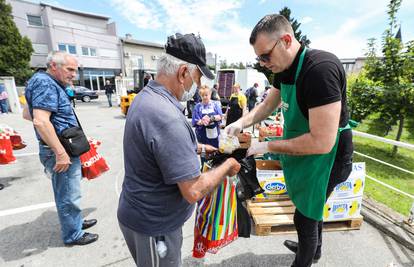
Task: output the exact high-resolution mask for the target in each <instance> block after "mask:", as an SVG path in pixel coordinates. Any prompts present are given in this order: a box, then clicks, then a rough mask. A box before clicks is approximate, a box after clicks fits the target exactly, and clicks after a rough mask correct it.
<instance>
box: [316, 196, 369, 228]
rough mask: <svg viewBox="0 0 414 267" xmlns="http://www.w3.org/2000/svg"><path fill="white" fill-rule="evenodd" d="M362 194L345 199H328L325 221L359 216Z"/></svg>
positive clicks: (324, 211)
mask: <svg viewBox="0 0 414 267" xmlns="http://www.w3.org/2000/svg"><path fill="white" fill-rule="evenodd" d="M361 206H362V196H361V197H353V198H343V199H328V201H327V202H326V203H325V206H324V208H323V221H324V222H329V221H337V220H346V219H352V218H357V217H359V216H360V215H361Z"/></svg>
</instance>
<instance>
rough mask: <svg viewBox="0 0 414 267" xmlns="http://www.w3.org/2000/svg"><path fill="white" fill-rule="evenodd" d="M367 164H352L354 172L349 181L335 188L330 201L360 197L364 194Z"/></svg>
mask: <svg viewBox="0 0 414 267" xmlns="http://www.w3.org/2000/svg"><path fill="white" fill-rule="evenodd" d="M364 186H365V162H356V163H353V164H352V172H351V174H350V175H349V177H348V179H347V180H346V181H345V182H343V183H340V184H338V185H337V186H335V188H334V190H333V191H332V193H331V195H330V196H329V199H340V198H352V197H360V196H362V195H363V193H364Z"/></svg>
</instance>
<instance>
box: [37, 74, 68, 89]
mask: <svg viewBox="0 0 414 267" xmlns="http://www.w3.org/2000/svg"><path fill="white" fill-rule="evenodd" d="M42 73H44V74H46V75H47V76H49V77H50V78H51V79H52V80H54V81H55V82H56V83H57V84H58V85H59V86H60V87H61V88H62V89H65V88H66V86H64V85H63V84H62V83H61V82H60V81H58V80H57V79H56V78H55V76H53V75H52V74H50V73H49V72H47V71H45V72H42Z"/></svg>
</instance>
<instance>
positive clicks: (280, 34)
mask: <svg viewBox="0 0 414 267" xmlns="http://www.w3.org/2000/svg"><path fill="white" fill-rule="evenodd" d="M250 44H251V45H252V47H253V49H254V51H255V53H256V55H257V56H258V57H257V60H258V62H259V63H260V65H261V66H263V67H266V68H268V69H269V70H271V71H272V72H273V73H281V74H282V75H280V76H277V77H280V78H278V79H276V80H275V82H274V84H273V86H272V87H268V88H266V90H265V93H264V95H262V99H261V100H260V99H259V95H258V90H257V89H258V84H254V85H253V86H252V87H251V88H248V89H247V90H246V94H243V93H242V92H241V88H240V85H239V84H234V86H233V93H232V95H231V96H230V99H229V104H228V108H227V110H226V112H225V113H224V114H223V113H222V109H221V104H220V98H219V96H218V88H217V86H214V87H213V88H209V87H208V86H206V85H202V84H201V77H202V76H204V77H205V78H207V79H214V75H213V73H211V71H210V70H209V68H208V66H207V65H206V52H205V47H204V44H203V42H202V40H201V38H200V37H198V36H196V35H194V34H185V35H182V34H175V35H173V36H170V37H168V40H167V43H166V45H165V48H166V53H165V54H164V55H163V56H161V57H160V58H159V60H158V65H157V74H156V76H155V79H148V80H147V81H146V86H145V87H144V88H143V89H142V90H141V92H140V93H139V94H138V95H137V96H136V97H135V99H134V101H133V103H132V104H131V106H130V108H129V112H128V116H127V118H126V124H125V131H124V142H123V151H124V168H125V176H124V181H123V185H122V192H121V194H120V198H119V206H118V211H117V217H118V221H119V227H120V230H121V232H122V234H123V236H124V238H125V241H126V243H127V246H128V249H129V251H130V253H131V255H132V257H133V259H134V261H135V263H136V265H137V266H154V264H155V263H156V264H158V266H181V263H182V261H181V247H182V244H183V234H182V226H183V224H184V222H185V221H186V220H188V219H189V218H190V216H191V214H192V213H193V210H194V204H195V203H196V202H197V201H199V200H200V199H202V198H203V197H204V196H206V195H207V194H209V192H211V191H212V190H213V189H214V188H215V187H217V186H218V185H219V184H220V183H221V182H222V181H223V179H224V178H225V177H226V176H233V175H236V174H237V173H238V172H239V170H240V164H239V162H238V161H237V160H236V159H234V158H231V157H230V158H228V159H226V160H225V161H224V162H223V163H222V164H221V165H219V166H217V167H215V168H213V169H210V170H208V171H206V172H201V164H200V161H199V157H198V156H199V155H200V156H201V161H202V162H204V161H205V160H206V156H208V155H209V154H211V153H216V152H217V147H218V137H219V135H220V127H219V126H220V124H221V122H222V120H223V119H225V120H226V128H225V130H224V131H225V133H226V134H228V135H236V134H238V133H240V132H242V131H243V129H244V128H247V127H249V126H251V125H253V124H255V123H258V122H260V121H262V120H264V119H266V118H267V117H268V116H269V115H270V114H271V113H272V112H273V111H274V110H275V109H276V108H278V107H279V106H281V108H282V112H283V115H284V136H283V140H276V141H269V142H260V143H252V145H251V147H250V148H249V149H248V155H255V154H263V153H266V152H274V153H279V154H281V155H282V156H281V162H282V165H283V171H284V175H285V179H286V184H287V188H288V193H289V197H290V198H291V200H292V201H293V203H294V204H295V206H296V211H295V215H294V224H295V227H296V230H297V233H298V242H294V241H290V240H286V241H285V243H284V244H285V246H286V247H287V248H288V249H290V250H291V251H293V252H294V253H295V254H296V256H295V259H294V262H293V263H292V266H294V267H299V266H311V265H312V263H313V262H316V261H318V260H319V259H320V257H321V251H322V250H321V246H322V211H323V206H324V203H325V201H326V199H327V196H328V195H329V194H330V192H331V191H332V189H333V188H334V186H335V185H337V184H338V183H340V182H342V180H343V179H346V178H347V176H348V175H347V174H349V173H350V171H351V167H352V149H353V148H352V134H351V132H350V131H349V127H348V112H347V105H346V81H345V80H346V79H345V73H344V70H343V68H342V65H341V63H340V62H339V60H338V58H337V57H336V56H334V55H333V54H330V53H328V52H325V51H321V50H316V49H315V50H314V49H308V48H307V47H305V46H302V45H301V44H300V43H299V42H298V40H296V39H295V36H294V34H293V30H292V26H291V24H290V23H289V21H288V20H286V18H285V17H283V16H280V15H268V16H265V17H263V18H262V19H261V20H260V21H259V22H258V23H257V25H256V26H255V28H254V29H253V31H252V33H251V36H250ZM77 69H78V62H77V60H76V58H75V57H73V56H72V55H70V54H68V53H65V52H53V53H51V54H50V55H49V56H48V58H47V71H46V72H42V73H36V74H35V75H34V76H33V77H32V78H31V79H30V81H29V83H28V85H27V88H26V90H25V96H26V99H27V104H28V105H27V107H26V108H25V110H24V118H25V119H28V120H30V121H32V122H33V125H34V129H35V133H36V137H37V139H38V141H39V158H40V162H41V164H42V165H43V166H44V168H45V172H46V174H47V175H49V176H50V177H51V180H52V188H53V192H54V196H55V202H56V207H57V211H58V217H59V221H60V226H61V235H62V239H63V242H64V243H65V244H66V245H69V246H71V245H86V244H89V243H92V242H95V241H97V240H98V235H97V234H93V233H88V232H85V231H84V230H85V229H87V228H90V227H92V226H93V225H95V224H96V223H97V220H96V219H89V220H86V219H84V218H82V215H81V208H80V206H79V201H80V198H81V194H80V180H81V166H80V161H79V155H77V153H74V152H73V150H71V149H68V147H67V146H66V145H65V146H64V145H63V144H64V143H65V142H64V139H65V136H66V133H67V132H68V131H71V132H73V133H76V137H77V138H78V137H79V138H80V139H81V132H82V131H81V130H82V128H81V126H80V122H79V120H78V119H77V117H76V114H75V111H74V109H73V108H72V106H71V101H70V100H71V99H70V96H68V94H67V92H66V90H65V89H66V86H67V85H69V84H71V83H72V81H73V79H74V78H75V76H76V71H77ZM0 90H1V87H0ZM196 92H197V93H196ZM105 93H106V94H107V96H108V104H109V105H110V106H111V105H112V103H111V93H112V92H111V90H110V88H109V87H108V90H107V88H105ZM0 95H1V91H0ZM194 96H196V97H197V98H198V99H197V100H195V99H194ZM190 100H192V101H190ZM183 101H187V103H189V104H188V105H189V107H188V111H189V112H191V118H192V121H191V123H190V122H189V121H188V120H187V118H186V117H185V115H184V107H183V106H182V105H181V103H180V102H183ZM2 112H3V106H2ZM193 127H195V132H194V131H193ZM136 136H139V137H140V138H136ZM80 139H79V140H80ZM74 140H75V139H74ZM77 140H78V139H76V140H75V141H74V142H75V143H76V142H78V141H77ZM309 166H314V167H313V168H309ZM160 244H162V245H163V246H164V247H163V248H165V249H167V253H154V251H157V249H158V251H160V246H161V245H160ZM164 252H165V250H164Z"/></svg>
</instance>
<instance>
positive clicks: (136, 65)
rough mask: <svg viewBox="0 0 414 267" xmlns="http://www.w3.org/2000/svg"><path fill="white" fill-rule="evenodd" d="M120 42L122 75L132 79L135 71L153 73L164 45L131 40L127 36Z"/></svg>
mask: <svg viewBox="0 0 414 267" xmlns="http://www.w3.org/2000/svg"><path fill="white" fill-rule="evenodd" d="M120 41H121V52H122V55H123V58H122V73H123V76H124V77H125V78H134V71H135V70H144V71H147V72H155V71H156V69H157V61H158V58H159V57H160V56H161V55H162V54H163V53H164V45H161V44H157V43H151V42H145V41H140V40H135V39H132V36H131V35H129V34H127V35H126V36H125V37H124V38H121V39H120Z"/></svg>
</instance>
